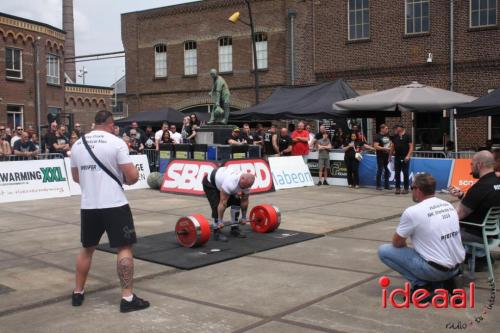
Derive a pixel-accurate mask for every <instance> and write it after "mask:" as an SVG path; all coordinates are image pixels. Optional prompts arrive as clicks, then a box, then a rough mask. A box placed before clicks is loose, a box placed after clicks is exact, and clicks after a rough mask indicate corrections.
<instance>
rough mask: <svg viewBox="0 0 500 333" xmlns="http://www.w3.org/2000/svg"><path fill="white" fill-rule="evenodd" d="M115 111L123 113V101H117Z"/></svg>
mask: <svg viewBox="0 0 500 333" xmlns="http://www.w3.org/2000/svg"><path fill="white" fill-rule="evenodd" d="M111 112H113V113H120V114H122V113H123V101H118V102H116V105H113V109H112V111H111Z"/></svg>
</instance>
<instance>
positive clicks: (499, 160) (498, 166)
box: [493, 148, 500, 178]
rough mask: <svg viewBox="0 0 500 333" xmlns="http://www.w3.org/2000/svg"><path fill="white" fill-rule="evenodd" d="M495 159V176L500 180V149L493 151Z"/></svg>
mask: <svg viewBox="0 0 500 333" xmlns="http://www.w3.org/2000/svg"><path fill="white" fill-rule="evenodd" d="M493 157H494V158H495V174H496V175H497V177H499V178H500V148H497V149H495V150H493Z"/></svg>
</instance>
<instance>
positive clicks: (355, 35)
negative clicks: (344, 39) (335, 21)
mask: <svg viewBox="0 0 500 333" xmlns="http://www.w3.org/2000/svg"><path fill="white" fill-rule="evenodd" d="M348 20H349V40H356V39H367V38H369V37H370V9H369V6H368V0H349V16H348Z"/></svg>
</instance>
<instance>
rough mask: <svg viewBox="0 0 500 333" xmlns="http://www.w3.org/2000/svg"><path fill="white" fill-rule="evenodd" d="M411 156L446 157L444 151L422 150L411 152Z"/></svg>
mask: <svg viewBox="0 0 500 333" xmlns="http://www.w3.org/2000/svg"><path fill="white" fill-rule="evenodd" d="M412 157H424V158H448V156H446V153H445V152H444V151H422V150H416V151H414V152H413V154H412Z"/></svg>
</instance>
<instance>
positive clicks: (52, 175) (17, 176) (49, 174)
mask: <svg viewBox="0 0 500 333" xmlns="http://www.w3.org/2000/svg"><path fill="white" fill-rule="evenodd" d="M33 180H41V181H42V182H43V183H54V182H64V181H66V178H64V176H63V174H62V170H61V168H60V167H48V168H40V170H39V171H24V172H2V173H0V181H1V182H2V183H16V182H26V181H33Z"/></svg>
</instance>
